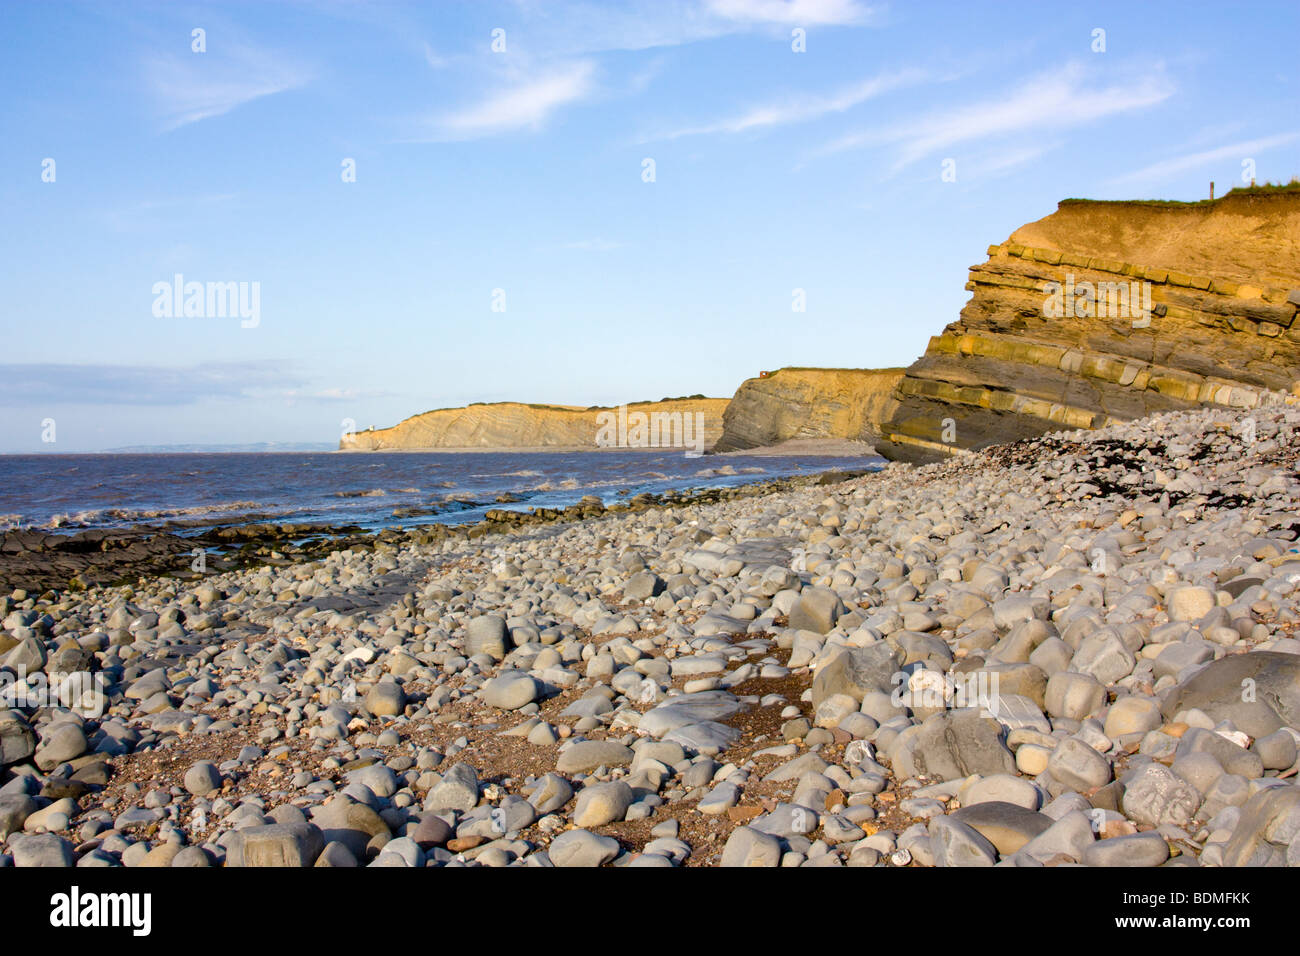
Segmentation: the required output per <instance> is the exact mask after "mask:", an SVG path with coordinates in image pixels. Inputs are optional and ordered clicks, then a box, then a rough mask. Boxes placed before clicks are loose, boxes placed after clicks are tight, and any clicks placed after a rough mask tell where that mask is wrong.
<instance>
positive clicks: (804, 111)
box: [660, 68, 930, 139]
mask: <svg viewBox="0 0 1300 956" xmlns="http://www.w3.org/2000/svg"><path fill="white" fill-rule="evenodd" d="M928 79H930V74H929V73H927V72H926V71H925V70H922V69H919V68H912V69H904V70H900V71H898V72H896V73H885V74H881V75H880V76H876V77H872V78H871V79H869V80H864V81H863V82H861V83H858V84H857V85H855V86H852V87H849V88H847V89H844V90H840V91H839V92H837V93H833V94H831V95H829V96H820V97H803V98H799V99H791V100H786V101H785V102H781V103H771V104H767V105H764V106H758V107H755V108H753V109H751V110H749V111H747V112H745V113H741V114H739V115H738V116H733V117H730V118H728V119H723V120H717V121H715V122H712V123H706V124H704V125H702V126H688V127H684V128H682V129H678V130H674V131H673V132H671V133H668V134H667V135H666V136H664V137H660V138H663V139H677V138H679V137H682V136H699V135H704V134H709V133H743V132H747V131H749V130H755V129H762V128H765V127H771V126H784V125H786V124H788V123H806V122H809V121H811V120H815V119H818V118H820V117H822V116H826V115H828V114H831V113H843V112H845V111H847V110H850V109H852V108H853V107H855V106H858V105H860V104H862V103H865V102H866V101H867V100H870V99H873V98H874V97H877V96H879V95H881V94H882V93H887V92H889V91H891V90H896V89H899V88H901V87H905V86H912V85H915V84H917V83H923V82H925V81H926V80H928Z"/></svg>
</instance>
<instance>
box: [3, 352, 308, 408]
mask: <svg viewBox="0 0 1300 956" xmlns="http://www.w3.org/2000/svg"><path fill="white" fill-rule="evenodd" d="M300 385H301V378H300V376H298V375H296V374H294V373H292V372H287V371H286V370H285V368H284V366H283V365H282V364H280V363H278V362H272V361H254V362H209V363H204V364H201V365H193V366H177V365H63V364H53V363H51V364H23V365H0V405H8V406H21V405H54V404H61V405H81V404H93V405H192V404H194V403H196V402H200V401H204V400H206V399H214V398H216V399H231V398H248V397H251V396H252V395H254V394H255V393H257V392H266V391H268V390H271V391H277V390H283V389H286V388H296V387H298V386H300Z"/></svg>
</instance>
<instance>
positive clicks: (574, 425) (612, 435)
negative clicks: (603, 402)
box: [339, 398, 728, 451]
mask: <svg viewBox="0 0 1300 956" xmlns="http://www.w3.org/2000/svg"><path fill="white" fill-rule="evenodd" d="M727 404H728V401H727V399H725V398H688V399H672V400H667V401H662V402H637V403H635V404H631V405H627V406H623V407H622V409H621V410H620V408H601V407H592V408H579V407H576V406H569V405H526V404H523V403H520V402H494V403H491V404H476V405H467V406H465V407H464V408H440V409H437V410H435V411H431V412H424V413H422V414H420V415H413V416H412V417H410V418H408V419H406V420H404V421H401V422H399V423H398V424H396V425H394V426H392V427H391V428H375V429H370V430H368V431H363V432H356V433H354V434H351V435H346V436H344V438H343V439H342V440H341V441H340V442H339V449H340V450H341V451H385V450H389V451H392V450H402V451H409V450H419V449H441V448H463V449H483V450H495V449H509V448H598V447H602V443H603V446H604V447H623V448H632V449H635V448H642V447H644V448H662V447H683V448H691V447H692V446H696V445H698V446H702V448H705V449H707V448H708V447H709V446H710V445H712V444H713V443H714V442H716V441H717V440H718V438H719V436H720V435H721V434H722V417H723V412H724V411H725V410H726V408H727ZM700 426H702V428H703V432H702V435H703V437H702V438H701V437H700V435H701V432H700ZM610 439H612V440H610ZM598 442H601V443H598Z"/></svg>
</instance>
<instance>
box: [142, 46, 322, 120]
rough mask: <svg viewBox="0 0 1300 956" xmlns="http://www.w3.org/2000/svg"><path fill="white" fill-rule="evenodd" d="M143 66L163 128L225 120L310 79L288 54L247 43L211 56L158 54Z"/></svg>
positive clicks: (218, 49)
mask: <svg viewBox="0 0 1300 956" xmlns="http://www.w3.org/2000/svg"><path fill="white" fill-rule="evenodd" d="M143 68H144V76H145V82H146V84H147V86H148V89H149V92H150V94H151V95H152V97H153V98H154V100H155V102H156V103H157V105H158V109H159V111H160V113H161V119H162V124H163V129H164V130H173V129H177V128H179V127H181V126H186V125H188V124H190V123H197V122H199V121H200V120H205V119H210V118H211V117H214V116H222V115H224V114H226V113H229V112H230V111H231V110H234V109H236V108H237V107H240V106H243V105H244V104H245V103H250V102H252V101H253V100H257V99H261V98H263V97H266V96H273V95H274V94H276V93H283V92H285V91H286V90H293V89H298V88H300V87H302V86H305V85H306V84H307V83H308V82H310V80H311V72H310V71H309V70H307V69H306V68H304V67H302V66H300V65H298V64H296V63H294V62H292V61H291V60H290V59H289V58H287V57H286V56H285V55H284V54H281V53H273V52H271V51H268V50H261V49H257V48H254V47H249V46H245V45H242V44H235V45H227V46H225V47H222V48H214V49H213V50H211V51H210V52H206V53H180V54H165V55H156V56H153V57H151V58H149V59H147V60H146V61H145V62H144V67H143Z"/></svg>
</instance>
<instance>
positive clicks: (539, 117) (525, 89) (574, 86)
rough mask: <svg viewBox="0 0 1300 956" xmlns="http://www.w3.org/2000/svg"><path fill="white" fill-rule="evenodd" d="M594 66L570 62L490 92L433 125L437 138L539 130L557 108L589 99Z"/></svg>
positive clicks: (472, 137) (475, 136)
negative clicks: (477, 101) (475, 102)
mask: <svg viewBox="0 0 1300 956" xmlns="http://www.w3.org/2000/svg"><path fill="white" fill-rule="evenodd" d="M594 77H595V64H593V63H591V62H589V61H581V62H578V63H571V64H568V65H566V66H563V67H560V68H556V69H552V70H549V71H547V72H544V73H542V74H541V75H539V76H535V77H532V78H530V79H528V80H526V81H524V82H522V83H517V84H515V85H514V86H511V87H509V88H508V89H505V90H501V91H500V92H497V93H493V94H492V95H491V96H489V97H487V98H486V99H484V100H482V101H481V102H479V103H477V104H475V105H473V106H470V107H467V108H465V109H463V110H459V111H457V112H454V113H450V114H447V115H445V116H443V117H441V118H439V119H438V120H437V121H436V122H435V126H436V127H437V130H438V134H437V136H436V137H435V138H439V139H474V138H477V137H480V136H491V135H493V134H496V133H503V132H509V131H511V130H517V129H529V128H531V129H540V128H541V127H542V125H543V124H545V122H546V120H547V119H548V118H549V117H550V116H551V114H553V113H554V112H555V111H556V110H558V109H559V108H560V107H562V106H565V105H567V104H569V103H575V102H578V101H580V100H583V99H585V98H587V97H588V96H590V95H591V94H592V92H593V88H594V83H593V80H594Z"/></svg>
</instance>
